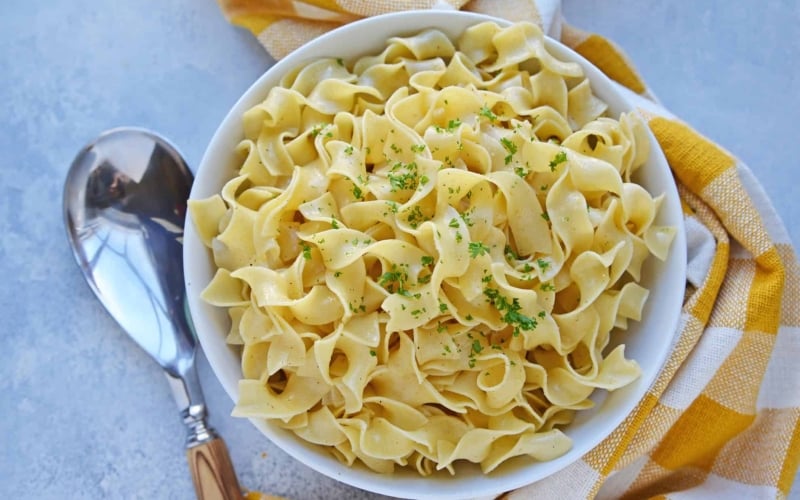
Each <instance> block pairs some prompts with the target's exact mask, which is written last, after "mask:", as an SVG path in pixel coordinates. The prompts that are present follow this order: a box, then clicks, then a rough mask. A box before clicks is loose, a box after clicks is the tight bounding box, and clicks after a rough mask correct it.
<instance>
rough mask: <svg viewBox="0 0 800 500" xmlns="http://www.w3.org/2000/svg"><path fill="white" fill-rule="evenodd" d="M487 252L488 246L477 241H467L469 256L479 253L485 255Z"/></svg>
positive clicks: (474, 256) (475, 255)
mask: <svg viewBox="0 0 800 500" xmlns="http://www.w3.org/2000/svg"><path fill="white" fill-rule="evenodd" d="M488 253H489V247H487V246H486V245H484V244H483V243H481V242H478V241H471V242H470V243H469V256H470V257H472V258H473V259H474V258H476V257H477V256H479V255H486V254H488Z"/></svg>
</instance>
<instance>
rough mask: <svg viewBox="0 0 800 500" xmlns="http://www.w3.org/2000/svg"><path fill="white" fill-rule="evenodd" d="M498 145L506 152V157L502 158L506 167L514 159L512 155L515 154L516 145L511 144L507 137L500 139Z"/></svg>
mask: <svg viewBox="0 0 800 500" xmlns="http://www.w3.org/2000/svg"><path fill="white" fill-rule="evenodd" d="M500 144H502V145H503V148H505V150H506V151H507V152H508V155H506V157H505V158H504V160H503V161H505V163H506V165H508V164H509V163H511V160H513V159H514V154H515V153H516V152H517V145H516V144H514V143H513V142H511V140H510V139H509V138H508V137H503V138H502V139H500Z"/></svg>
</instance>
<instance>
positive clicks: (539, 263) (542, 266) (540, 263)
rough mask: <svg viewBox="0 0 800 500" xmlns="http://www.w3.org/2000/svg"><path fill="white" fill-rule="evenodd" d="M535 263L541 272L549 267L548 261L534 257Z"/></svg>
mask: <svg viewBox="0 0 800 500" xmlns="http://www.w3.org/2000/svg"><path fill="white" fill-rule="evenodd" d="M536 265H537V266H539V269H541V270H542V272H546V271H547V269H548V268H549V267H550V263H549V262H547V261H546V260H544V259H536Z"/></svg>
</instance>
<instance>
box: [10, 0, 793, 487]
mask: <svg viewBox="0 0 800 500" xmlns="http://www.w3.org/2000/svg"><path fill="white" fill-rule="evenodd" d="M689 5H690V3H689V2H681V3H680V5H678V2H640V1H637V0H620V1H614V2H610V1H603V0H591V1H588V0H587V1H579V0H566V1H565V5H564V12H565V15H566V17H567V19H568V20H569V21H570V22H571V23H572V24H574V25H576V26H578V27H580V28H583V29H585V30H589V31H594V32H597V33H600V34H603V35H606V36H608V37H610V38H611V39H613V40H614V41H616V42H617V43H618V44H619V45H620V46H621V47H623V48H624V49H625V50H626V51H627V53H628V54H629V55H630V56H631V58H632V60H633V61H634V62H635V63H636V64H637V65H638V67H639V69H640V72H641V73H642V75H643V76H644V77H645V79H646V80H647V81H648V82H649V84H650V86H651V87H652V89H653V90H654V91H655V93H656V94H657V95H658V96H659V97H660V99H661V100H662V101H663V103H664V104H665V105H666V106H667V107H669V108H670V109H671V110H672V111H673V112H674V113H676V114H677V115H678V116H680V117H682V118H683V119H685V120H686V121H687V122H689V123H690V124H692V125H693V126H694V127H695V128H696V129H698V130H699V131H700V132H702V133H703V134H705V135H707V136H708V137H710V138H711V139H712V140H714V141H717V142H718V143H720V144H721V145H723V146H724V147H725V148H727V149H728V150H729V151H731V152H732V153H733V154H735V155H737V156H738V157H739V158H740V159H742V160H743V161H744V162H745V163H746V164H748V165H749V166H750V167H751V169H752V170H753V171H754V172H755V174H756V176H757V178H758V179H759V180H760V182H761V184H762V185H763V187H764V189H765V190H766V192H767V194H768V195H769V197H770V198H771V200H772V202H773V203H774V205H775V207H776V208H777V210H778V213H779V214H780V216H781V217H782V219H783V221H784V222H785V223H786V224H787V225H788V227H789V232H790V234H791V237H792V240H793V241H794V242H795V243H797V242H800V229H798V227H797V224H796V221H798V220H799V219H800V203H798V196H799V195H800V192H798V188H797V181H796V179H797V172H798V169H797V163H798V157H800V140H798V118H800V113H799V111H800V88H799V87H798V83H799V82H798V76H800V65H798V64H797V63H798V61H800V57H799V56H800V43H798V41H797V40H798V39H800V3H798V2H797V1H789V0H784V1H765V2H761V1H755V0H748V1H741V2H727V1H723V0H701V1H696V2H691V7H689ZM271 63H272V60H271V59H270V58H269V56H267V55H266V54H265V53H264V52H263V50H262V49H261V48H260V46H259V45H258V44H257V42H256V41H255V40H254V39H253V37H251V36H250V34H249V33H246V32H244V31H242V30H240V29H237V28H234V27H232V26H231V25H229V24H228V23H227V22H226V21H225V20H224V18H223V17H222V15H221V13H220V11H219V9H218V7H217V5H216V3H215V2H214V1H213V0H117V1H114V2H97V1H89V0H4V1H3V2H2V5H0V126H1V129H2V132H1V133H0V276H2V278H3V279H2V285H0V308H2V309H0V318H2V319H0V325H2V327H0V334H1V335H0V436H2V443H3V444H2V446H0V498H45V499H50V498H75V499H82V498H87V499H90V498H100V497H107V498H143V499H149V498H170V499H181V498H183V499H189V498H193V489H192V485H191V480H190V476H189V472H188V469H187V467H186V463H185V458H184V454H183V448H182V446H183V439H184V430H183V426H182V423H181V422H180V420H179V418H178V415H177V413H176V411H175V407H174V403H173V401H172V399H171V396H170V393H169V389H168V387H167V384H166V383H165V379H164V377H163V375H162V373H161V371H160V369H159V368H158V367H157V366H156V365H155V364H154V363H153V362H152V361H151V360H150V359H149V358H148V357H147V356H146V355H145V354H144V353H142V352H141V351H140V350H139V349H138V348H137V347H136V346H135V345H134V344H133V342H132V341H130V340H128V338H127V337H126V336H125V335H124V333H123V332H122V331H121V330H120V329H119V328H118V327H117V326H116V324H115V323H114V322H113V320H111V319H110V317H109V316H108V315H107V314H106V313H105V312H104V311H103V309H101V307H100V305H99V303H98V302H97V301H96V299H95V298H94V296H93V295H92V293H91V291H90V290H89V288H88V287H87V286H86V285H85V283H84V282H83V278H82V277H81V275H80V272H79V270H78V268H77V266H76V265H75V263H74V261H73V258H72V255H71V254H70V250H69V247H68V245H67V242H66V237H65V231H64V229H63V225H62V212H61V192H62V183H63V180H64V177H65V175H66V171H67V168H68V167H69V164H70V162H71V160H72V158H73V156H74V155H75V153H76V152H77V150H78V149H79V148H80V147H81V146H83V145H84V144H85V143H87V142H88V141H90V140H91V139H92V138H93V137H94V136H95V135H96V134H97V133H99V132H100V131H102V130H105V129H108V128H111V127H115V126H119V125H138V126H144V127H148V128H152V129H154V130H157V131H160V132H161V133H163V134H165V135H166V136H167V137H169V138H170V139H171V140H172V141H173V142H175V143H176V144H178V145H179V147H180V149H181V150H182V152H183V153H184V154H185V156H186V158H187V160H188V162H189V164H190V165H191V166H192V168H194V167H196V166H197V164H198V163H199V161H200V158H201V156H202V154H203V151H204V148H205V145H206V143H207V141H208V140H209V138H210V137H211V135H212V134H213V132H214V130H215V128H216V126H217V124H218V123H219V122H220V121H221V119H222V117H223V116H224V114H225V113H226V111H227V109H228V108H229V107H230V106H231V105H232V104H233V103H234V102H235V100H236V99H237V97H238V96H239V95H240V94H241V93H242V92H243V91H244V90H245V89H246V88H247V87H248V86H249V85H250V84H251V83H252V82H253V81H254V80H255V79H256V78H257V77H258V76H259V75H260V74H261V73H262V72H263V71H264V70H265V69H266V68H267V67H268V66H269V65H270V64H271ZM200 374H201V379H202V381H203V384H204V389H205V392H206V398H207V403H208V406H209V407H210V411H211V413H212V417H211V421H212V424H213V425H214V426H215V427H216V428H217V429H218V430H219V431H220V433H221V434H222V435H223V436H224V437H225V439H226V441H227V443H228V446H229V448H230V449H231V453H232V457H233V460H234V463H235V466H236V468H237V470H238V472H239V475H240V480H241V483H242V484H243V485H244V486H246V487H249V488H254V489H260V490H262V491H269V492H273V493H276V494H281V495H285V496H287V497H291V498H294V499H317V498H318V499H323V498H324V499H329V498H348V499H351V500H356V499H366V498H377V497H376V496H375V495H370V494H368V493H365V492H362V491H359V490H355V489H353V488H350V487H348V486H345V485H342V484H339V483H337V482H335V481H333V480H331V479H328V478H326V477H323V476H321V475H319V474H317V473H316V472H313V471H311V470H309V469H307V468H305V467H304V466H302V465H299V464H297V463H296V462H294V461H293V460H292V459H290V458H289V457H288V456H286V455H285V454H284V453H283V452H281V451H280V450H277V449H276V448H275V447H274V446H272V445H271V444H270V443H269V442H267V441H266V440H265V439H264V438H262V437H261V435H260V434H259V433H258V432H257V431H256V430H255V429H254V428H253V427H252V426H251V425H250V424H249V423H248V422H247V421H242V420H236V419H233V418H231V417H230V416H228V413H229V412H230V410H231V407H232V403H231V401H230V399H229V398H228V397H227V395H226V394H225V393H224V392H223V390H222V388H221V386H220V385H219V383H218V382H217V381H216V379H215V378H214V376H213V374H212V373H211V370H210V368H209V367H208V363H207V362H206V361H205V359H204V358H201V360H200ZM795 497H796V498H800V496H798V495H795Z"/></svg>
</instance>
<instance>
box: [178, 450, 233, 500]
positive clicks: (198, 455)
mask: <svg viewBox="0 0 800 500" xmlns="http://www.w3.org/2000/svg"><path fill="white" fill-rule="evenodd" d="M186 458H187V459H188V460H189V468H191V470H192V479H193V480H194V490H195V492H196V493H197V498H198V500H242V490H241V488H239V481H238V480H237V479H236V472H235V471H234V470H233V464H232V463H231V457H230V455H228V448H227V447H226V446H225V441H223V440H222V439H221V438H214V439H212V440H210V441H207V442H205V443H202V444H199V445H196V446H193V447H191V448H189V449H188V450H186Z"/></svg>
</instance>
